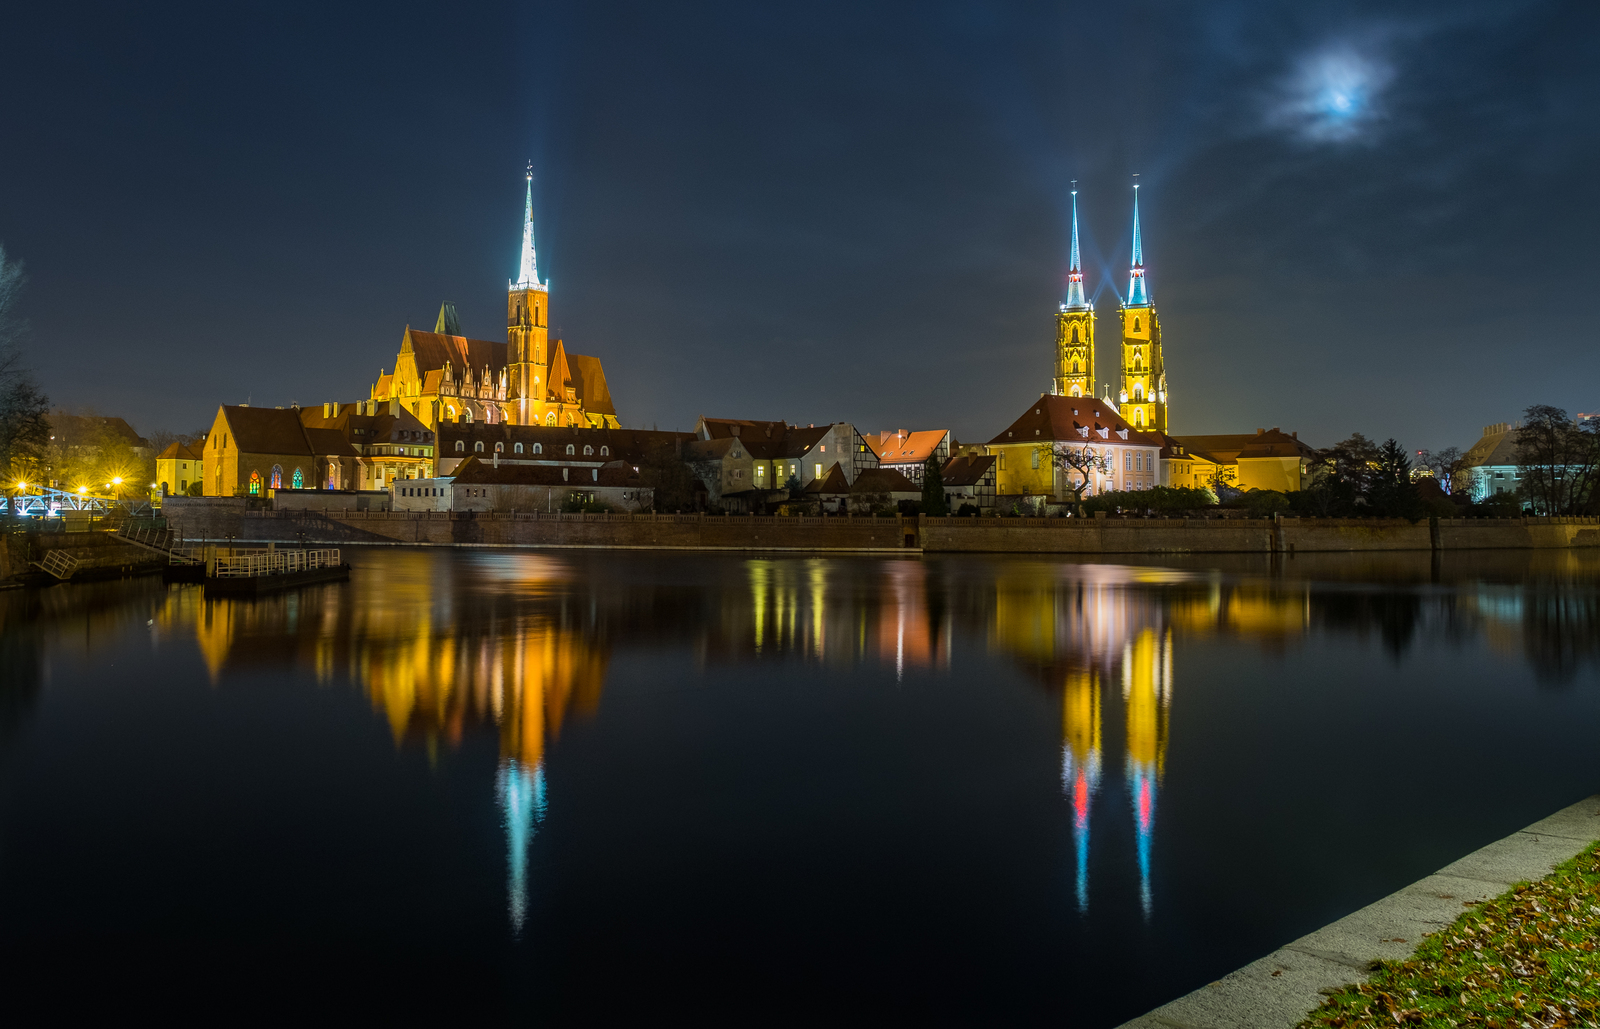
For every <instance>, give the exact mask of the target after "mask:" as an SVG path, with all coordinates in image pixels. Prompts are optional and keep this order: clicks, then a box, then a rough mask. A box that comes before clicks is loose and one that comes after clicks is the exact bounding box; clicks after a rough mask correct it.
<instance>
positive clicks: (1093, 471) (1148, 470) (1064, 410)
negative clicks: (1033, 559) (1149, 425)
mask: <svg viewBox="0 0 1600 1029" xmlns="http://www.w3.org/2000/svg"><path fill="white" fill-rule="evenodd" d="M1161 448H1162V437H1161V436H1160V434H1158V433H1153V432H1140V431H1139V430H1138V429H1135V428H1134V427H1133V426H1131V425H1129V424H1128V422H1127V421H1126V420H1125V419H1124V418H1123V417H1122V416H1121V415H1120V414H1118V413H1117V410H1116V408H1115V407H1114V406H1112V405H1111V404H1109V403H1107V402H1105V401H1104V400H1099V399H1096V398H1094V397H1061V396H1041V397H1040V398H1039V399H1038V400H1036V401H1034V402H1033V403H1032V404H1029V405H1028V409H1027V410H1026V411H1024V412H1023V413H1022V415H1021V417H1019V418H1018V419H1017V420H1016V421H1014V422H1012V423H1011V425H1010V427H1009V428H1007V429H1006V430H1005V431H1004V432H1002V433H1000V434H999V435H998V436H996V437H995V438H994V439H992V440H990V441H989V443H988V445H987V450H988V452H989V454H991V455H992V456H994V457H995V458H996V459H997V461H996V468H995V497H996V503H997V504H999V505H1000V506H1002V507H1004V506H1006V504H1007V502H1008V501H1013V502H1014V501H1016V500H1020V499H1023V498H1035V497H1042V498H1044V501H1045V502H1046V503H1049V502H1052V501H1053V502H1057V503H1059V502H1062V501H1064V500H1069V499H1071V496H1072V494H1071V490H1070V488H1069V486H1068V484H1069V482H1071V483H1079V482H1087V486H1086V489H1085V492H1084V496H1092V495H1094V494H1097V493H1104V492H1106V491H1109V490H1134V489H1149V488H1151V487H1152V486H1155V485H1156V484H1157V478H1158V476H1159V474H1160V473H1159V469H1158V467H1157V465H1158V461H1159V458H1160V455H1161ZM1069 449H1070V450H1071V451H1072V452H1074V453H1076V454H1082V455H1085V456H1087V457H1089V458H1090V459H1092V461H1093V464H1092V465H1091V466H1090V467H1089V468H1087V469H1085V470H1079V471H1074V470H1070V469H1062V468H1060V467H1058V462H1056V461H1055V460H1053V459H1052V454H1053V453H1061V452H1064V451H1066V450H1069Z"/></svg>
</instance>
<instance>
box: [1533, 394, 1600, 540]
mask: <svg viewBox="0 0 1600 1029" xmlns="http://www.w3.org/2000/svg"><path fill="white" fill-rule="evenodd" d="M1516 460H1517V469H1518V473H1519V474H1520V475H1521V477H1522V485H1521V487H1520V489H1521V492H1522V496H1523V498H1524V499H1525V500H1527V501H1528V502H1529V503H1531V504H1532V505H1533V509H1534V511H1535V513H1537V514H1542V515H1570V514H1577V513H1579V512H1581V511H1583V510H1584V508H1585V506H1586V505H1587V504H1588V503H1589V501H1590V499H1591V498H1592V497H1593V495H1594V492H1595V482H1596V479H1597V477H1600V433H1597V432H1596V431H1594V430H1593V429H1589V428H1584V427H1580V426H1579V425H1578V424H1577V423H1576V422H1574V421H1573V420H1572V419H1571V418H1568V417H1567V412H1565V411H1563V410H1562V409H1561V408H1559V407H1551V406H1550V405H1549V404H1535V405H1533V406H1532V407H1530V408H1528V409H1527V410H1526V411H1524V412H1523V415H1522V428H1520V429H1518V430H1517V445H1516Z"/></svg>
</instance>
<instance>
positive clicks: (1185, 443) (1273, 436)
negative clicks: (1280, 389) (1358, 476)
mask: <svg viewBox="0 0 1600 1029" xmlns="http://www.w3.org/2000/svg"><path fill="white" fill-rule="evenodd" d="M1167 438H1168V439H1169V440H1176V441H1177V444H1178V445H1179V446H1181V447H1182V448H1183V449H1184V451H1185V452H1186V453H1187V454H1188V455H1190V456H1191V457H1192V458H1194V460H1187V459H1179V460H1178V461H1177V462H1176V463H1177V464H1179V465H1193V466H1194V471H1193V473H1191V474H1203V473H1204V472H1205V471H1206V470H1205V467H1204V465H1205V462H1210V463H1211V464H1212V465H1215V466H1220V467H1222V468H1224V469H1232V471H1233V473H1234V474H1233V478H1232V479H1230V480H1228V481H1229V482H1230V483H1231V485H1233V486H1235V487H1237V488H1238V489H1269V490H1279V491H1281V492H1293V491H1295V490H1298V489H1301V488H1302V487H1303V486H1304V485H1305V484H1306V483H1307V482H1308V478H1309V476H1310V474H1311V462H1312V461H1313V460H1314V459H1315V458H1316V454H1317V452H1316V450H1315V449H1313V448H1312V447H1311V446H1310V445H1308V444H1306V443H1303V442H1301V440H1300V434H1299V433H1298V432H1289V433H1285V432H1283V431H1282V430H1280V429H1278V428H1277V427H1276V426H1274V427H1273V428H1271V429H1257V430H1256V431H1255V434H1254V435H1250V434H1249V433H1239V434H1236V435H1223V436H1173V437H1167ZM1211 472H1212V473H1213V474H1214V472H1215V469H1211ZM1184 474H1185V473H1183V472H1170V473H1169V480H1168V481H1169V484H1170V485H1206V483H1207V482H1209V481H1210V480H1209V478H1208V479H1207V480H1206V481H1203V482H1200V483H1198V484H1197V483H1193V482H1182V481H1178V480H1177V479H1176V478H1173V477H1172V476H1177V477H1179V478H1181V477H1182V476H1183V475H1184Z"/></svg>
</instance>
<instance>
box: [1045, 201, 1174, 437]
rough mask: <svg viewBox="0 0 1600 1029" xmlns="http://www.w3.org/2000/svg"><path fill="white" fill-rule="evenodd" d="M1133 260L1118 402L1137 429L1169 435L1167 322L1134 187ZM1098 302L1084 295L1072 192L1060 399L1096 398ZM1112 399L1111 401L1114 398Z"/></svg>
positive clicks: (1059, 345)
mask: <svg viewBox="0 0 1600 1029" xmlns="http://www.w3.org/2000/svg"><path fill="white" fill-rule="evenodd" d="M1133 190H1134V192H1133V262H1132V265H1131V266H1130V268H1129V269H1128V293H1127V296H1126V297H1125V298H1124V299H1123V301H1122V307H1121V310H1120V315H1121V319H1122V353H1121V372H1122V374H1121V382H1120V384H1119V387H1118V391H1117V399H1116V401H1115V402H1114V403H1115V405H1116V408H1117V411H1118V413H1119V414H1121V415H1122V417H1123V418H1124V419H1126V420H1127V422H1128V423H1129V424H1130V425H1132V426H1133V427H1134V428H1136V429H1145V430H1151V431H1155V432H1166V431H1167V372H1166V363H1165V361H1164V360H1163V358H1162V354H1161V323H1160V321H1159V320H1158V319H1157V317H1156V306H1155V301H1154V299H1153V298H1152V297H1151V294H1150V285H1149V283H1148V282H1146V281H1145V274H1144V245H1143V243H1142V241H1141V240H1140V238H1139V187H1138V186H1137V185H1135V186H1134V187H1133ZM1094 323H1095V313H1094V303H1093V301H1092V300H1090V299H1089V298H1088V297H1087V296H1086V295H1085V293H1084V289H1083V261H1082V259H1081V257H1080V255H1079V252H1078V191H1077V190H1076V189H1074V190H1073V191H1072V259H1071V266H1070V267H1069V268H1068V270H1067V295H1066V298H1065V299H1064V300H1062V302H1061V305H1060V308H1059V309H1058V312H1057V314H1056V374H1055V381H1054V382H1053V383H1052V391H1053V392H1054V393H1055V394H1056V395H1057V396H1067V397H1092V396H1094V395H1095V389H1094V383H1095V378H1094V375H1095V363H1094V362H1095V345H1094ZM1103 399H1106V400H1107V402H1108V403H1110V402H1112V401H1110V398H1109V397H1106V398H1103Z"/></svg>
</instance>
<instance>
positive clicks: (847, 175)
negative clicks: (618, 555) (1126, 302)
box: [0, 0, 1600, 449]
mask: <svg viewBox="0 0 1600 1029" xmlns="http://www.w3.org/2000/svg"><path fill="white" fill-rule="evenodd" d="M153 6H154V5H118V6H114V7H107V8H103V9H97V8H96V7H94V6H93V5H85V4H30V5H25V6H24V5H18V6H15V7H11V8H8V12H7V15H6V18H5V23H6V29H7V32H6V35H7V36H8V38H9V42H8V45H7V47H6V58H5V61H4V63H3V64H0V75H3V76H4V79H5V90H4V100H3V102H0V140H3V141H4V144H5V146H4V151H5V159H4V160H3V161H0V242H3V243H4V245H5V246H6V249H7V251H8V252H9V253H10V255H11V256H13V257H18V258H21V259H22V260H23V261H25V262H26V264H27V267H28V272H29V275H30V281H29V286H28V289H27V292H26V293H25V295H24V299H23V310H22V314H23V315H24V316H25V317H26V318H28V319H29V321H30V322H31V325H32V334H31V340H30V349H31V352H32V360H33V362H34V364H35V367H36V368H37V370H38V372H39V375H40V378H41V380H42V383H43V385H44V387H45V388H46V390H47V391H48V392H49V394H50V396H51V398H52V400H53V401H54V402H55V403H56V404H58V405H60V406H63V407H66V408H68V409H69V410H75V411H85V410H93V411H97V412H99V413H102V414H120V415H123V416H125V417H127V418H128V419H129V420H130V421H131V422H133V424H134V425H135V426H136V427H137V428H138V429H139V430H140V431H143V432H149V431H152V430H156V429H170V430H174V431H186V430H192V429H197V428H203V427H205V426H208V425H209V423H210V421H211V418H212V415H213V414H214V412H215V410H216V407H217V405H218V404H219V403H230V404H231V403H241V402H245V401H248V402H250V403H253V404H257V405H275V404H283V405H287V404H289V403H291V402H297V403H300V404H303V405H309V404H317V403H321V402H323V401H325V400H334V399H338V400H353V399H357V398H365V397H366V395H367V390H368V388H369V386H370V384H371V383H372V381H373V379H374V378H375V376H376V375H377V374H378V370H379V369H380V368H386V369H387V368H392V367H393V365H394V357H395V352H396V351H397V350H398V349H399V343H400V337H401V333H402V331H403V330H404V328H405V326H406V325H407V324H408V323H409V324H411V325H414V326H418V327H421V328H424V329H431V328H432V327H433V323H434V319H435V317H436V314H437V312H438V308H439V304H440V302H441V301H444V300H450V301H453V302H454V303H455V304H456V305H457V308H458V310H459V311H460V314H461V318H462V323H463V326H464V328H465V331H466V332H467V333H468V334H469V335H474V336H479V337H482V338H486V339H498V340H503V339H504V338H505V323H504V320H503V319H504V312H505V293H504V291H505V287H506V281H507V279H508V278H510V277H511V276H512V275H513V274H514V273H515V271H516V259H517V248H518V245H519V243H520V219H521V216H522V204H523V188H524V179H523V175H524V168H525V166H526V165H527V162H528V161H530V160H531V161H532V162H533V168H534V175H535V180H534V209H535V224H536V231H537V241H538V251H539V267H540V272H541V274H543V275H547V276H550V277H551V279H552V293H551V306H552V315H553V322H554V326H555V328H556V329H557V330H558V331H559V334H560V335H561V336H562V337H563V338H565V339H566V341H567V345H568V347H569V349H571V350H574V351H576V352H578V353H587V354H594V355H596V356H598V357H600V358H601V359H603V360H604V362H605V367H606V371H607V375H608V378H609V380H610V385H611V390H612V393H613V395H614V397H615V400H616V405H617V409H618V412H619V414H620V416H621V418H622V422H623V424H624V425H626V426H645V427H650V426H656V427H659V428H663V429H666V428H681V429H689V428H692V427H693V425H694V421H695V418H696V416H697V415H700V414H707V415H718V416H727V417H743V418H774V419H777V418H781V419H786V420H788V421H790V422H798V423H801V424H805V423H809V422H816V423H822V422H826V421H836V420H847V421H851V422H854V423H855V424H856V425H857V426H858V427H859V428H861V429H863V430H865V431H875V430H878V429H893V428H932V427H948V428H950V429H953V430H954V431H955V433H956V434H957V436H958V437H959V438H961V439H963V440H972V441H986V440H988V439H989V438H991V437H993V436H994V435H995V434H996V433H998V432H999V431H1001V430H1002V429H1003V428H1004V427H1005V425H1006V424H1008V423H1009V422H1010V421H1011V420H1012V419H1013V418H1015V417H1016V416H1017V415H1018V414H1019V413H1020V412H1021V410H1022V409H1023V408H1024V407H1025V406H1026V404H1027V403H1028V401H1029V400H1030V399H1032V398H1034V397H1036V396H1037V395H1038V394H1039V393H1040V391H1043V390H1048V389H1049V384H1050V376H1051V374H1052V357H1053V344H1054V320H1053V319H1054V313H1055V309H1056V304H1057V303H1058V302H1059V300H1060V297H1061V293H1062V291H1063V285H1064V281H1065V272H1066V258H1067V253H1068V224H1069V207H1068V190H1069V189H1070V185H1069V183H1070V181H1071V180H1072V179H1077V180H1079V186H1078V188H1079V190H1080V191H1081V192H1080V194H1079V202H1080V215H1081V219H1082V228H1083V234H1084V239H1083V246H1084V262H1085V266H1086V272H1087V278H1088V287H1089V289H1090V290H1092V291H1093V292H1094V293H1095V294H1096V295H1097V297H1098V300H1097V304H1098V306H1097V310H1098V312H1099V316H1100V321H1099V332H1100V336H1099V354H1100V358H1099V369H1098V379H1099V381H1102V382H1106V381H1110V382H1112V383H1113V384H1115V382H1116V367H1115V364H1116V360H1117V357H1116V342H1117V338H1118V337H1117V328H1116V304H1117V297H1118V294H1119V293H1120V292H1122V291H1124V290H1126V288H1127V263H1128V256H1129V239H1128V235H1129V220H1130V213H1131V212H1130V204H1131V192H1130V189H1129V185H1130V182H1131V175H1132V174H1133V173H1135V172H1138V173H1140V176H1141V178H1140V182H1141V183H1142V184H1143V186H1142V188H1141V190H1140V201H1141V215H1142V223H1143V228H1144V246H1145V260H1146V263H1147V266H1148V268H1149V281H1150V283H1151V286H1152V289H1153V292H1154V296H1155V301H1156V305H1157V307H1158V309H1159V311H1160V313H1161V319H1162V327H1163V330H1164V334H1165V347H1166V361H1167V372H1168V378H1169V381H1170V384H1171V389H1172V393H1173V406H1172V411H1173V415H1172V417H1173V426H1172V427H1173V431H1174V432H1175V433H1177V434H1180V435H1181V434H1184V433H1213V432H1250V431H1254V429H1256V428H1258V427H1266V426H1281V427H1282V428H1284V429H1285V430H1286V431H1287V430H1290V429H1296V430H1298V431H1299V432H1300V435H1301V437H1302V438H1304V439H1307V440H1308V441H1310V442H1311V443H1313V444H1314V445H1318V446H1324V445H1328V444H1331V443H1333V442H1335V441H1337V440H1338V439H1341V438H1343V437H1345V436H1347V435H1348V434H1350V433H1351V432H1353V431H1358V430H1359V431H1361V432H1364V433H1366V434H1367V435H1368V436H1371V437H1374V438H1378V439H1382V438H1384V437H1387V436H1391V435H1392V436H1396V437H1398V438H1399V439H1400V440H1401V442H1402V443H1405V444H1406V445H1407V446H1409V447H1411V448H1413V449H1414V448H1417V447H1431V448H1438V447H1443V446H1448V445H1452V444H1454V445H1457V446H1460V447H1462V448H1465V447H1467V446H1469V445H1470V444H1471V443H1472V442H1473V441H1474V440H1476V439H1477V436H1478V432H1479V429H1480V428H1481V426H1483V425H1484V424H1485V423H1488V422H1495V421H1502V420H1510V419H1513V418H1515V417H1516V416H1517V415H1518V413H1519V412H1520V411H1521V409H1522V408H1524V407H1526V406H1527V405H1529V404H1533V403H1552V404H1557V405H1560V406H1563V407H1566V408H1568V409H1569V410H1572V411H1580V410H1581V411H1594V410H1597V409H1600V375H1597V373H1600V348H1597V347H1596V345H1595V342H1596V340H1595V328H1594V327H1595V310H1594V308H1595V298H1596V293H1595V286H1594V284H1595V280H1596V277H1597V273H1600V257H1597V253H1596V249H1595V247H1594V245H1593V241H1594V239H1595V238H1596V228H1597V224H1596V223H1597V214H1600V199H1597V196H1596V191H1595V189H1594V175H1595V172H1594V169H1595V167H1596V158H1597V156H1600V153H1597V151H1600V139H1597V136H1600V118H1597V115H1596V110H1597V102H1600V59H1597V56H1596V55H1597V52H1600V48H1597V44H1600V5H1596V4H1593V3H1587V4H1579V3H1572V4H1559V3H1525V4H1517V3H1506V2H1499V3H1478V4H1474V3H1463V2H1460V0H1450V2H1443V3H1417V4H1405V3H1395V2H1384V3H1349V2H1339V3H1330V4H1315V3H1304V2H1295V3H1283V4H1249V3H1207V4H1192V3H1182V4H1176V3H1175V4H1170V5H1168V4H1152V3H1101V4H1061V3H1055V4H1039V5H1025V4H1015V5H1012V4H1000V3H973V4H937V3H931V2H927V3H913V4H908V5H904V6H895V5H888V4H875V5H873V4H863V3H860V2H859V0H857V2H851V3H843V4H837V5H833V4H827V3H815V2H813V3H806V4H784V5H777V4H754V3H737V4H726V5H718V4H702V5H680V4H661V3H650V4H638V5H629V4H602V3H572V4H559V3H550V4H539V3H526V4H521V5H508V6H502V7H495V6H489V5H481V6H467V5H439V4H429V5H418V6H415V7H408V6H407V5H404V4H394V3H390V4H384V5H379V6H373V7H371V8H369V9H367V10H364V11H360V12H357V11H354V10H346V9H343V8H342V6H341V5H325V4H318V5H313V6H307V7H303V8H295V7H293V6H291V5H284V4H274V5H270V6H261V7H250V6H247V5H236V4H229V5H216V4H208V5H204V6H200V7H196V8H194V9H192V10H188V11H183V10H181V9H179V8H178V7H176V6H175V5H174V6H171V7H167V6H163V9H162V10H160V11H154V10H145V9H142V8H146V7H153Z"/></svg>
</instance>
